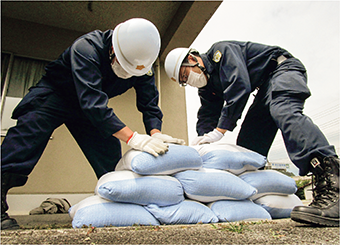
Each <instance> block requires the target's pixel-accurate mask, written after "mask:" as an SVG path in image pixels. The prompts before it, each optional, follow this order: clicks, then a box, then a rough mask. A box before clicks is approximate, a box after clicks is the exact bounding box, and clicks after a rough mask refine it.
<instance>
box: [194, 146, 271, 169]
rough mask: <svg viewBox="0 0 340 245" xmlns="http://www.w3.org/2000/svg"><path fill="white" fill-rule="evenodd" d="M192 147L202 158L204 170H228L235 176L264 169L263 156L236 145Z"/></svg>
mask: <svg viewBox="0 0 340 245" xmlns="http://www.w3.org/2000/svg"><path fill="white" fill-rule="evenodd" d="M192 147H193V148H195V149H196V150H197V151H198V153H199V154H200V156H201V157H202V161H203V167H204V168H213V169H221V170H228V171H229V172H231V173H233V174H236V175H238V174H241V173H243V172H244V171H247V170H256V169H259V168H261V167H264V166H265V164H266V162H267V158H266V157H265V156H263V155H261V154H259V153H257V152H254V151H251V150H248V149H246V148H244V147H241V146H238V145H232V144H228V143H220V142H218V143H212V144H203V145H198V146H192Z"/></svg>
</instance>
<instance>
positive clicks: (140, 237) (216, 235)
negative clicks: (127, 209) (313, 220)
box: [1, 214, 340, 245]
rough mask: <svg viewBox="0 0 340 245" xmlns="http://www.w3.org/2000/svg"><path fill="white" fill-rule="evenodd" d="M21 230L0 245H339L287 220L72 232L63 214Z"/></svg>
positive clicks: (4, 234)
mask: <svg viewBox="0 0 340 245" xmlns="http://www.w3.org/2000/svg"><path fill="white" fill-rule="evenodd" d="M16 219H17V221H18V223H19V224H20V226H21V227H22V229H21V230H16V231H1V244H332V245H333V244H340V240H339V239H340V235H339V228H338V227H336V228H330V227H313V226H309V225H303V224H299V223H296V222H294V221H291V220H290V219H282V220H274V221H262V222H248V223H243V222H241V223H218V224H197V225H166V226H165V225H164V226H132V227H108V228H95V229H92V228H83V229H73V228H70V227H71V219H70V218H69V217H68V215H67V214H58V215H34V216H33V215H32V216H17V217H16Z"/></svg>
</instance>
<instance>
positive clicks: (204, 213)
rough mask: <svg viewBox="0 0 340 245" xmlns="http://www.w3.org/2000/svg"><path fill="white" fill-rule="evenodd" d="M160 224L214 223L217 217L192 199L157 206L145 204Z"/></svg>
mask: <svg viewBox="0 0 340 245" xmlns="http://www.w3.org/2000/svg"><path fill="white" fill-rule="evenodd" d="M145 209H146V210H148V211H149V212H150V213H151V214H152V215H153V216H154V217H155V218H156V219H157V220H158V221H159V222H160V223H161V224H166V225H170V224H197V223H204V224H206V223H216V222H218V218H217V217H216V215H215V214H214V213H213V211H211V209H210V208H208V207H207V206H206V205H204V204H202V203H199V202H196V201H192V200H184V201H183V202H181V203H179V204H176V205H171V206H166V207H159V206H158V205H155V204H150V205H147V206H145Z"/></svg>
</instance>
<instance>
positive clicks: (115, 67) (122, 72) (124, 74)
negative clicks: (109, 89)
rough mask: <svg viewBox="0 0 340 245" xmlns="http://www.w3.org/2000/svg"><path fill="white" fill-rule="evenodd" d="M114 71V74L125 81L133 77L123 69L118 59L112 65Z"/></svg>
mask: <svg viewBox="0 0 340 245" xmlns="http://www.w3.org/2000/svg"><path fill="white" fill-rule="evenodd" d="M111 67H112V70H113V72H114V73H115V74H116V75H117V76H118V77H120V78H123V79H128V78H130V77H132V75H131V74H129V73H127V72H126V71H125V70H124V69H123V67H122V66H121V65H120V64H118V62H117V59H115V60H114V62H113V63H112V64H111Z"/></svg>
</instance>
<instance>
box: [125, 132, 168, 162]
mask: <svg viewBox="0 0 340 245" xmlns="http://www.w3.org/2000/svg"><path fill="white" fill-rule="evenodd" d="M126 143H127V144H128V145H129V146H130V147H131V148H133V149H135V150H140V151H145V152H147V153H150V154H151V155H154V156H155V157H157V156H158V155H162V154H164V153H165V152H167V151H168V147H169V146H168V144H166V143H164V142H163V141H162V140H160V139H156V138H152V137H151V136H149V135H146V134H138V133H137V132H134V133H133V135H132V137H131V138H130V139H129V140H128V141H127V142H126Z"/></svg>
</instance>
